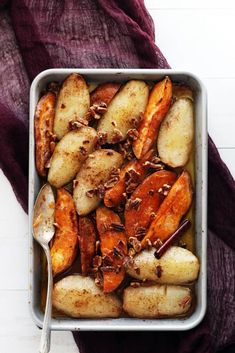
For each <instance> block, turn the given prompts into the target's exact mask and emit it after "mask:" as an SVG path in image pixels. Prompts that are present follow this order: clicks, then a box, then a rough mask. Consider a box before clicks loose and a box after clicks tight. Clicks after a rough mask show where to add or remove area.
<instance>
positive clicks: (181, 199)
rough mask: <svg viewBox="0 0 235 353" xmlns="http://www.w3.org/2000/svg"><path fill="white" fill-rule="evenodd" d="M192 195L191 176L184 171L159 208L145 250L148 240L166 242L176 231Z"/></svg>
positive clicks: (147, 237) (145, 240) (148, 233)
mask: <svg viewBox="0 0 235 353" xmlns="http://www.w3.org/2000/svg"><path fill="white" fill-rule="evenodd" d="M192 195H193V192H192V187H191V178H190V175H189V173H188V172H187V171H183V173H182V174H181V175H180V176H179V178H178V179H177V181H176V182H175V183H174V185H173V186H172V188H171V189H170V191H169V194H168V195H167V197H166V198H165V200H164V201H163V202H162V204H161V206H160V207H159V209H158V211H157V214H156V217H155V219H154V220H153V222H152V223H151V225H150V228H149V230H148V232H147V234H146V236H145V237H144V239H143V240H142V247H143V248H144V247H145V246H146V245H147V239H149V240H150V241H151V242H152V243H153V242H154V241H155V240H157V239H160V240H161V241H163V242H164V241H165V240H166V239H168V238H169V237H170V236H171V234H173V233H174V232H175V231H176V229H177V228H178V227H179V223H180V221H181V219H182V217H183V216H184V215H185V213H186V212H187V211H188V209H189V207H190V205H191V202H192Z"/></svg>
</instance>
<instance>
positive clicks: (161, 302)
mask: <svg viewBox="0 0 235 353" xmlns="http://www.w3.org/2000/svg"><path fill="white" fill-rule="evenodd" d="M191 303H192V294H191V290H190V289H189V288H186V287H180V286H173V285H153V286H149V287H147V286H140V287H138V288H133V287H128V288H126V289H125V290H124V295H123V309H124V310H125V311H126V312H127V313H128V314H129V315H130V316H132V317H139V318H144V319H147V318H149V319H151V318H152V319H154V318H159V317H164V316H178V315H183V314H186V313H187V311H188V310H189V309H190V306H191Z"/></svg>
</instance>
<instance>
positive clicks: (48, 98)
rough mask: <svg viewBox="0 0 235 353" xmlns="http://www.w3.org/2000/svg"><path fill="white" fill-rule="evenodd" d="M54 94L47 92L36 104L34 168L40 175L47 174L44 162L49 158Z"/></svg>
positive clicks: (50, 153)
mask: <svg viewBox="0 0 235 353" xmlns="http://www.w3.org/2000/svg"><path fill="white" fill-rule="evenodd" d="M55 102H56V95H55V94H54V93H52V92H47V93H46V94H45V95H44V96H42V97H41V98H40V100H39V102H38V104H37V108H36V112H35V119H34V131H35V157H36V168H37V171H38V174H39V175H40V176H41V177H45V176H46V174H47V169H46V164H47V162H48V161H49V160H50V158H51V155H52V152H51V142H52V135H53V124H54V117H55Z"/></svg>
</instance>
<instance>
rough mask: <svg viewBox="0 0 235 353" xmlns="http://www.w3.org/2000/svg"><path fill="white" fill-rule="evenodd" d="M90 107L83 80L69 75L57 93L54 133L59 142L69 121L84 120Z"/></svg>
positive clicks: (75, 75)
mask: <svg viewBox="0 0 235 353" xmlns="http://www.w3.org/2000/svg"><path fill="white" fill-rule="evenodd" d="M89 107H90V94H89V90H88V87H87V84H86V82H85V80H84V78H83V77H82V76H80V75H78V74H71V75H69V76H68V77H67V78H66V79H65V81H64V82H63V85H62V87H61V89H60V91H59V95H58V99H57V103H56V110H55V122H54V132H55V134H56V136H57V138H58V139H59V140H60V139H61V138H62V137H63V136H64V135H65V134H66V133H67V132H68V131H69V123H70V121H76V120H79V119H82V118H84V116H85V114H86V113H87V112H88V109H89Z"/></svg>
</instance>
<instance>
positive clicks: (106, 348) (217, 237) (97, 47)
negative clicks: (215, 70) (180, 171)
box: [0, 0, 235, 353]
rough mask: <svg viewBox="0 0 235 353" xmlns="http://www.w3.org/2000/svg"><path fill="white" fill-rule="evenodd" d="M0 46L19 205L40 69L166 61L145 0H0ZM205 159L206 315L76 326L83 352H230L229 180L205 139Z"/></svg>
mask: <svg viewBox="0 0 235 353" xmlns="http://www.w3.org/2000/svg"><path fill="white" fill-rule="evenodd" d="M168 28H169V27H168ZM156 33H157V31H156ZM156 42H157V37H156ZM0 46H1V51H0V87H1V90H0V127H1V137H0V151H1V154H0V166H1V168H2V170H3V172H4V173H5V175H6V176H7V177H8V179H9V180H10V182H11V184H12V186H13V189H14V191H15V193H16V196H17V198H18V200H19V202H20V203H21V205H22V206H23V208H24V209H25V211H26V210H27V163H28V152H27V151H28V99H29V85H30V82H31V81H32V80H33V78H34V77H35V76H36V75H37V74H38V73H39V72H40V71H42V70H45V69H47V68H52V67H71V68H73V67H76V68H79V67H87V68H89V67H94V68H97V67H107V68H111V67H114V68H115V67H122V68H169V64H168V63H167V60H166V59H165V58H164V56H163V54H162V53H161V51H160V49H159V48H158V47H157V45H156V44H155V43H154V26H153V21H152V19H151V17H150V15H149V14H148V12H147V10H146V8H145V5H144V1H143V0H132V1H126V0H96V1H95V0H67V1H62V0H60V1H58V0H50V1H46V0H37V1H31V0H11V1H6V0H5V1H0ZM202 54H203V53H202ZM208 163H209V164H208V166H209V184H208V188H209V209H208V220H209V242H208V243H209V244H208V310H207V314H206V317H205V319H204V320H203V321H202V323H201V324H200V325H199V326H198V327H197V328H195V329H193V330H190V331H188V332H148V333H147V332H141V333H140V332H138V333H135V332H126V333H125V332H108V333H105V332H75V333H74V338H75V340H76V342H77V344H78V346H79V348H80V351H81V353H106V352H108V353H116V352H122V353H126V352H128V353H130V352H135V353H145V352H146V353H151V352H156V353H165V352H166V353H171V352H174V353H194V352H195V353H210V352H216V351H219V350H220V351H222V352H223V353H225V352H232V351H235V346H233V344H234V343H235V324H234V323H235V300H234V298H235V260H234V250H235V217H234V205H235V184H234V180H233V178H232V176H231V175H230V173H229V171H228V169H227V167H226V166H225V164H224V163H223V162H222V161H221V159H220V156H219V154H218V151H217V150H216V147H215V146H214V144H213V142H212V140H211V139H209V158H208ZM233 349H234V350H233Z"/></svg>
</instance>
